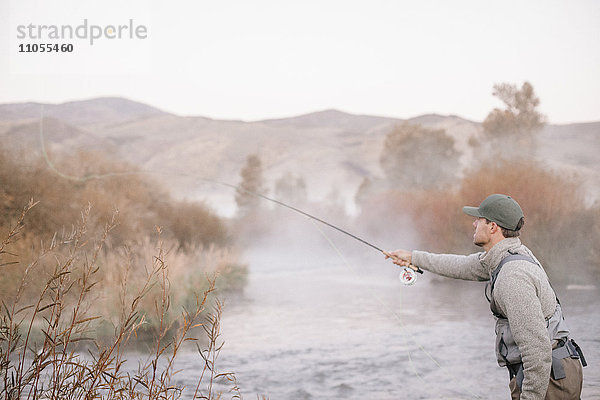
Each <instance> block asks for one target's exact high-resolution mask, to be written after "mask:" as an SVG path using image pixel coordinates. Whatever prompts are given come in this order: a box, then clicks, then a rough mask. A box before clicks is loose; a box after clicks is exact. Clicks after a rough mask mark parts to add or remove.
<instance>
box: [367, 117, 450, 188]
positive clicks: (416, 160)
mask: <svg viewBox="0 0 600 400" xmlns="http://www.w3.org/2000/svg"><path fill="white" fill-rule="evenodd" d="M459 156H460V153H459V152H458V151H457V150H456V149H455V148H454V139H453V138H452V137H450V136H448V135H447V134H446V132H445V131H444V130H443V129H435V130H434V129H428V128H424V127H422V126H421V125H412V124H407V123H405V124H402V125H398V126H396V127H394V128H393V129H392V130H391V131H390V132H389V133H388V134H387V136H386V138H385V144H384V147H383V150H382V152H381V156H380V158H379V162H380V165H381V167H382V169H383V171H384V172H385V175H386V178H387V180H388V181H389V183H390V184H392V185H393V186H395V187H399V188H400V189H414V188H423V189H426V188H435V187H438V186H446V185H449V184H451V183H453V182H454V181H455V180H456V177H457V173H458V170H459V167H460V163H459Z"/></svg>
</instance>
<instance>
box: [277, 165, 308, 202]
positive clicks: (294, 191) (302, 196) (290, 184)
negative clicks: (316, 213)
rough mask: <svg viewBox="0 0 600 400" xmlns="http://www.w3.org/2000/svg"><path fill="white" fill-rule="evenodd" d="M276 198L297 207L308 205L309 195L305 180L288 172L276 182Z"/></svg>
mask: <svg viewBox="0 0 600 400" xmlns="http://www.w3.org/2000/svg"><path fill="white" fill-rule="evenodd" d="M275 197H277V199H279V200H281V201H285V202H287V203H292V204H295V205H302V204H303V203H306V201H307V199H308V195H307V192H306V182H305V181H304V178H302V177H300V176H296V175H293V174H291V173H289V172H286V173H285V174H284V175H282V176H281V177H280V178H279V179H278V180H277V182H275Z"/></svg>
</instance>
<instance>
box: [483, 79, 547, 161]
mask: <svg viewBox="0 0 600 400" xmlns="http://www.w3.org/2000/svg"><path fill="white" fill-rule="evenodd" d="M493 95H494V96H495V97H497V98H499V99H500V100H501V101H502V102H503V103H504V106H505V108H504V109H499V108H495V109H493V110H492V111H491V112H490V113H489V114H488V116H487V117H486V118H485V120H484V121H483V131H484V136H485V138H486V139H487V141H488V143H490V149H494V148H496V147H497V145H502V148H503V150H504V151H503V152H504V155H507V154H512V155H524V154H531V152H532V151H533V150H535V145H536V139H537V133H538V132H539V131H540V130H541V129H542V128H543V127H544V125H545V123H546V117H545V116H544V115H543V114H541V113H540V112H539V111H538V110H537V107H538V105H539V104H540V99H539V98H538V97H537V96H536V95H535V92H534V90H533V86H531V84H530V83H529V82H525V83H523V85H522V86H521V89H518V88H517V86H516V85H511V84H508V83H500V84H496V85H494V92H493Z"/></svg>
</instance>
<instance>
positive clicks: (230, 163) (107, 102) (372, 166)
mask: <svg viewBox="0 0 600 400" xmlns="http://www.w3.org/2000/svg"><path fill="white" fill-rule="evenodd" d="M43 108H44V116H45V119H44V122H43V132H44V138H45V141H46V143H47V145H48V146H50V147H51V148H53V149H57V150H60V149H64V150H68V151H70V152H72V151H77V150H78V149H89V148H104V149H110V151H111V152H112V153H114V154H120V155H121V157H123V158H124V159H126V160H128V161H130V162H133V163H136V164H139V165H140V166H141V167H142V168H143V169H145V170H147V171H152V172H156V173H157V174H156V176H157V177H159V178H162V179H163V180H164V181H165V182H166V184H168V185H170V186H171V187H172V188H173V189H174V190H175V191H176V192H177V193H179V195H180V196H183V197H188V198H194V199H205V200H207V201H208V202H209V203H210V204H211V205H213V206H214V207H216V208H219V209H221V210H222V211H223V210H224V212H231V211H232V209H233V195H232V192H231V190H230V189H227V188H223V187H217V186H214V185H212V186H211V185H207V184H206V183H205V182H204V181H202V179H203V178H208V179H215V180H219V181H223V182H228V183H233V184H237V183H238V182H239V171H240V169H241V168H242V166H243V164H244V162H245V160H246V157H247V156H248V155H249V154H253V153H256V154H259V155H260V157H261V159H262V160H263V164H264V166H265V175H266V178H267V180H268V184H269V186H270V187H273V185H274V182H275V181H276V180H277V179H279V178H280V177H282V176H283V175H284V174H286V173H287V174H293V175H295V176H297V177H302V178H303V179H304V180H305V181H306V183H307V187H308V191H309V196H310V197H311V198H315V199H318V198H323V197H328V198H339V199H340V200H342V201H345V202H346V203H350V202H351V201H352V199H353V197H354V194H355V193H356V190H357V188H358V186H359V185H360V183H361V182H362V180H363V178H364V177H369V176H370V177H381V176H382V172H381V170H380V166H379V156H380V153H381V149H382V146H383V141H384V139H385V135H386V134H387V132H388V131H389V130H390V129H391V128H392V127H393V126H394V125H395V124H400V123H403V122H410V123H420V124H422V125H424V126H427V127H430V128H436V129H437V128H439V129H445V130H446V132H447V133H448V134H449V135H451V136H452V137H453V138H454V139H455V146H456V148H457V150H459V151H460V152H461V154H462V157H461V162H462V164H463V166H468V165H469V163H470V161H471V157H472V151H473V148H472V146H471V145H470V140H471V139H477V138H478V137H479V135H480V130H481V128H480V124H479V123H477V122H473V121H469V120H465V119H463V118H460V117H458V116H443V115H435V114H429V115H423V116H419V117H415V118H411V119H409V120H402V119H395V118H388V117H379V116H369V115H354V114H349V113H345V112H341V111H337V110H325V111H319V112H315V113H310V114H305V115H300V116H296V117H291V118H282V119H270V120H264V121H252V122H244V121H220V120H213V119H210V118H204V117H182V116H177V115H173V114H169V113H165V112H163V111H160V110H158V109H156V108H154V107H151V106H148V105H145V104H141V103H136V102H133V101H130V100H126V99H122V98H99V99H91V100H84V101H74V102H69V103H63V104H56V105H47V104H46V105H44V106H43ZM40 109H41V104H38V103H21V104H4V105H0V136H2V137H4V138H5V139H10V140H13V141H17V142H20V146H22V147H29V148H30V150H33V151H36V150H37V151H39V148H40V142H39V130H40V121H39V116H40ZM541 139H542V140H541V146H540V149H539V152H538V154H537V155H535V157H538V158H540V159H542V160H544V161H545V162H547V163H548V165H551V166H553V167H555V168H557V169H558V170H560V171H564V172H565V173H578V174H579V175H580V176H582V177H584V178H585V179H586V181H587V183H588V186H589V192H590V194H591V196H594V197H595V198H597V196H598V195H599V193H597V191H598V187H600V185H599V183H600V173H599V172H598V171H600V156H599V155H597V154H596V149H598V148H599V145H600V122H594V123H587V124H570V125H550V126H547V127H546V128H545V130H544V131H543V132H542V133H541Z"/></svg>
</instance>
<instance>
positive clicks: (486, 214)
mask: <svg viewBox="0 0 600 400" xmlns="http://www.w3.org/2000/svg"><path fill="white" fill-rule="evenodd" d="M463 212H464V213H465V214H467V215H471V216H473V217H477V218H487V219H488V220H490V221H492V222H495V223H497V224H498V225H499V226H501V227H502V228H504V229H508V230H511V231H514V230H517V226H518V224H519V221H520V220H521V218H523V210H521V207H520V206H519V203H517V202H516V201H515V200H514V199H513V198H512V197H510V196H507V195H505V194H492V195H490V196H488V197H487V198H486V199H485V200H483V201H482V202H481V204H480V205H479V207H463Z"/></svg>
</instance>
